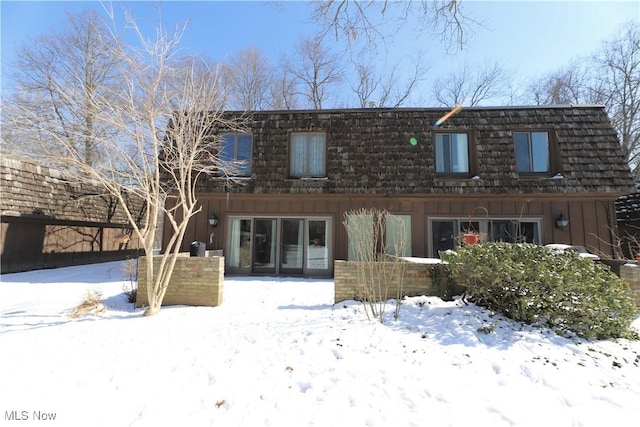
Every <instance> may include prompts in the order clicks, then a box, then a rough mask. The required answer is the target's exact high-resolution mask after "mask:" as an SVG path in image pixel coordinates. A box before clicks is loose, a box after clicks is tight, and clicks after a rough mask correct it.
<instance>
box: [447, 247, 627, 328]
mask: <svg viewBox="0 0 640 427" xmlns="http://www.w3.org/2000/svg"><path fill="white" fill-rule="evenodd" d="M444 258H445V260H447V261H448V262H449V263H450V264H449V267H450V269H451V272H452V274H453V276H454V278H455V280H456V281H457V282H458V283H459V284H460V285H464V286H466V288H467V292H468V294H469V295H470V300H471V301H473V302H474V303H476V304H477V305H479V306H481V307H485V308H487V309H489V310H493V311H496V312H499V313H502V314H504V315H505V316H508V317H510V318H512V319H514V320H518V321H522V322H525V323H529V324H541V325H548V326H550V327H551V328H553V329H554V330H555V331H556V332H558V333H559V334H566V333H568V332H572V333H575V334H576V335H578V336H581V337H584V338H597V339H606V338H635V339H637V338H638V334H637V332H636V331H635V330H633V329H632V328H631V323H632V322H633V321H634V320H635V319H636V316H637V315H638V307H637V306H636V303H635V300H634V298H633V295H632V293H631V291H630V289H629V285H628V284H627V283H626V282H624V281H623V280H621V279H620V278H619V277H618V276H616V275H615V274H614V273H612V272H611V271H610V270H609V268H608V267H607V266H605V265H603V264H600V263H596V262H593V261H591V260H587V259H583V258H580V256H579V255H578V254H577V253H573V252H566V253H563V254H557V253H555V252H553V251H552V250H550V249H548V248H545V247H542V246H538V245H533V244H509V243H484V244H479V245H468V246H462V247H460V248H458V249H457V251H456V253H452V254H448V255H445V256H444Z"/></svg>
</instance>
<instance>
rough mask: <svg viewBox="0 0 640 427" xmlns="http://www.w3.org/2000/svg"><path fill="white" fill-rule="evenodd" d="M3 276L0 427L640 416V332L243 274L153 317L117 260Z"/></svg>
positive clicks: (530, 421) (579, 420) (633, 419)
mask: <svg viewBox="0 0 640 427" xmlns="http://www.w3.org/2000/svg"><path fill="white" fill-rule="evenodd" d="M1 280H2V283H0V311H1V313H2V318H1V324H0V424H1V425H20V426H27V425H60V426H110V427H114V426H116V427H118V426H154V427H157V426H209V425H211V426H233V427H236V426H278V427H282V426H296V427H302V426H322V427H327V426H348V427H359V426H385V427H386V426H427V425H429V426H447V425H451V426H470V425H473V426H502V425H516V426H544V425H548V426H577V425H584V426H604V425H609V426H631V425H638V424H637V423H638V420H640V343H639V342H629V341H625V340H620V341H618V342H612V341H604V342H595V341H591V342H589V341H584V340H578V339H573V340H569V339H565V338H561V337H559V336H556V335H555V334H553V333H551V332H548V331H544V330H539V329H534V328H530V327H527V326H523V325H521V324H519V323H516V322H512V321H510V320H507V319H504V318H501V317H500V316H492V315H491V314H490V313H488V312H486V311H483V310H481V309H479V308H477V307H475V306H473V305H469V306H465V305H463V304H461V303H459V302H443V301H442V300H440V299H438V298H432V297H429V298H427V297H417V298H410V299H407V300H406V301H405V303H404V305H403V307H402V311H401V316H400V319H399V320H398V321H394V320H393V319H392V317H391V314H392V312H393V307H389V314H390V316H389V318H388V319H387V320H386V322H385V323H384V324H380V323H378V322H376V321H370V320H368V319H367V316H366V314H365V312H364V311H363V307H362V305H361V304H360V303H357V302H346V303H338V304H336V305H334V304H333V282H332V281H330V280H305V279H286V278H255V277H242V278H227V279H226V280H225V285H224V286H225V287H224V302H223V304H222V305H221V306H219V307H215V308H203V307H200V308H198V307H182V306H179V307H166V308H163V310H162V311H161V312H160V314H159V315H158V316H155V317H152V318H143V317H141V313H142V310H136V309H134V308H133V307H132V305H131V304H128V303H127V302H126V300H125V297H124V295H123V290H122V288H123V284H124V283H126V281H125V276H124V274H123V273H122V264H121V263H107V264H99V265H92V266H84V267H71V268H63V269H57V270H43V271H35V272H29V273H20V274H10V275H3V276H2V277H1ZM88 289H100V290H101V291H102V292H103V295H104V297H105V304H106V305H107V307H108V311H107V313H105V314H102V315H99V316H94V315H89V316H87V317H85V318H81V319H76V320H73V319H70V318H69V317H68V315H67V313H68V312H67V311H66V310H68V309H70V308H72V307H74V306H75V305H77V304H78V303H79V302H80V300H81V299H82V297H83V296H84V295H85V293H86V291H87V290H88ZM634 325H635V326H636V327H638V328H640V320H639V321H636V323H635V324H634ZM494 327H495V329H493V332H490V333H483V332H480V331H479V330H478V329H479V328H480V329H482V328H484V330H485V332H489V331H490V330H491V329H492V328H494ZM38 417H40V418H41V420H38ZM52 417H55V419H54V420H51V418H52ZM44 418H47V419H48V421H47V423H44V422H43V421H42V419H44ZM13 420H23V421H22V422H19V423H17V422H14V421H13Z"/></svg>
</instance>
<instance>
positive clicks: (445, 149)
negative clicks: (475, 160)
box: [435, 133, 469, 174]
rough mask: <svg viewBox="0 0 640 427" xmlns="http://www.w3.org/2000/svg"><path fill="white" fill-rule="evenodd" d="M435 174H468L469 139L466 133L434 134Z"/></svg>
mask: <svg viewBox="0 0 640 427" xmlns="http://www.w3.org/2000/svg"><path fill="white" fill-rule="evenodd" d="M435 144H436V145H435V154H436V174H468V173H469V137H468V135H467V134H466V133H436V134H435Z"/></svg>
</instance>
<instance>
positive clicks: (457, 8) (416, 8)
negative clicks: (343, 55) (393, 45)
mask: <svg viewBox="0 0 640 427" xmlns="http://www.w3.org/2000/svg"><path fill="white" fill-rule="evenodd" d="M461 3H462V2H461V1H460V0H407V1H390V0H382V1H376V0H325V1H316V2H315V8H314V11H313V14H312V17H313V19H314V21H315V22H320V23H321V25H322V27H321V28H322V30H321V34H323V35H324V34H334V36H335V37H336V38H339V37H340V36H344V37H346V39H347V40H353V41H356V40H358V39H360V38H364V39H366V41H367V42H368V43H369V44H375V42H376V40H378V39H385V38H386V37H388V36H390V35H391V34H393V33H394V32H395V31H396V30H397V29H398V28H399V27H400V26H401V25H406V23H407V22H408V21H409V20H410V19H411V18H415V19H416V20H417V21H418V28H419V30H420V31H423V30H425V29H427V28H428V27H431V28H432V29H433V30H434V31H435V32H437V33H439V34H440V36H441V38H442V39H443V40H444V41H445V42H446V43H447V44H448V45H453V44H455V45H457V46H459V47H462V46H463V45H464V44H465V42H466V34H467V31H468V24H469V22H470V21H471V20H470V19H469V18H468V17H466V16H465V15H464V14H463V11H462V7H461ZM386 25H391V27H390V28H389V29H388V30H385V26H386Z"/></svg>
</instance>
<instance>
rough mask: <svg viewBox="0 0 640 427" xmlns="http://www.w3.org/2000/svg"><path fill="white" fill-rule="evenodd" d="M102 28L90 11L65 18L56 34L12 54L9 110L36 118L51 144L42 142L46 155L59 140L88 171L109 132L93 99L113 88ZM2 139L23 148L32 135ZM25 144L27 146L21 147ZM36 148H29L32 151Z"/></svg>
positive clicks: (15, 134)
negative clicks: (19, 143) (45, 127)
mask: <svg viewBox="0 0 640 427" xmlns="http://www.w3.org/2000/svg"><path fill="white" fill-rule="evenodd" d="M107 34H108V32H107V28H106V26H105V25H104V22H103V20H102V19H101V18H100V17H99V15H98V14H97V13H96V12H95V11H86V12H83V13H81V14H79V15H72V14H68V15H67V22H66V26H65V27H64V29H63V30H62V31H61V32H58V33H53V34H49V35H46V36H42V37H39V38H37V39H34V40H32V41H29V42H25V43H24V44H23V45H22V46H21V47H20V49H19V50H18V51H17V55H16V56H17V60H16V64H15V65H16V66H15V68H16V69H17V70H18V72H17V73H16V74H14V75H13V76H12V82H13V91H12V95H11V98H12V99H11V100H10V103H11V104H18V105H20V106H21V107H22V108H23V109H25V110H28V111H30V112H35V111H37V112H38V115H39V116H40V117H41V120H42V121H45V120H46V122H47V123H48V128H49V129H55V135H56V136H55V138H54V137H51V136H50V135H45V134H41V135H40V138H44V137H47V136H48V141H46V142H47V149H49V150H55V149H57V146H59V144H60V142H59V140H64V146H66V147H75V150H76V152H77V155H78V156H81V157H82V158H83V161H84V162H85V163H87V164H88V165H93V164H94V163H95V162H97V161H98V160H99V159H100V157H101V153H100V146H99V137H101V136H104V135H108V134H109V133H111V132H114V129H112V128H110V127H109V126H108V125H107V124H105V123H100V121H99V120H97V117H98V116H99V115H101V114H104V113H105V111H104V109H103V108H102V107H101V106H100V105H98V102H97V99H98V98H104V97H106V96H107V94H108V93H110V92H111V90H112V86H113V85H114V84H115V81H114V74H115V65H116V64H115V61H114V58H113V56H112V55H110V53H109V52H112V51H113V48H114V42H113V40H112V39H111V38H109V37H106V35H107ZM8 131H9V132H11V131H13V133H10V134H7V135H12V136H13V138H14V139H20V140H22V141H23V142H25V141H30V136H31V134H32V133H33V132H26V133H22V134H19V133H18V132H17V129H8ZM27 143H28V144H29V142H27ZM36 148H37V147H35V146H34V147H32V149H34V150H35V149H36Z"/></svg>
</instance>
